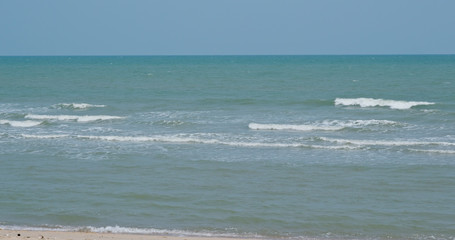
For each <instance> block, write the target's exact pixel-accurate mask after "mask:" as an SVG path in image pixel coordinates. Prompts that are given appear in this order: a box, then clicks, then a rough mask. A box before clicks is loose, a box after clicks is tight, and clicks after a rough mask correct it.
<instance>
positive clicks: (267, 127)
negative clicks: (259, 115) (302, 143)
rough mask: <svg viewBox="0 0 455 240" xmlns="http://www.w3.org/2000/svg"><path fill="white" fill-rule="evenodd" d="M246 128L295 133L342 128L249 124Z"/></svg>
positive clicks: (338, 128)
mask: <svg viewBox="0 0 455 240" xmlns="http://www.w3.org/2000/svg"><path fill="white" fill-rule="evenodd" d="M248 127H249V128H250V129H253V130H296V131H314V130H323V131H337V130H341V129H343V128H344V127H340V126H317V125H291V124H260V123H250V124H248Z"/></svg>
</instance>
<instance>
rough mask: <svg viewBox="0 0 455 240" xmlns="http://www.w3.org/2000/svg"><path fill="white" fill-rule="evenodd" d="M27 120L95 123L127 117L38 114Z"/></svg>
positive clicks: (29, 116) (29, 115)
mask: <svg viewBox="0 0 455 240" xmlns="http://www.w3.org/2000/svg"><path fill="white" fill-rule="evenodd" d="M25 118H28V119H35V120H58V121H76V122H93V121H105V120H115V119H124V118H125V117H119V116H109V115H93V116H89V115H86V116H77V115H37V114H28V115H26V116H25Z"/></svg>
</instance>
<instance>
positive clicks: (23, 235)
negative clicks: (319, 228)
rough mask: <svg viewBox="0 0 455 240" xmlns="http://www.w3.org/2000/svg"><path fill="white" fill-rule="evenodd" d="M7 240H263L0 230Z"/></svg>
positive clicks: (4, 239)
mask: <svg viewBox="0 0 455 240" xmlns="http://www.w3.org/2000/svg"><path fill="white" fill-rule="evenodd" d="M7 239H29V240H33V239H50V240H96V239H106V240H163V239H165V240H233V239H242V240H258V239H265V238H241V237H215V236H214V237H204V236H175V235H153V234H134V233H98V232H82V231H81V232H76V231H55V230H7V229H0V240H7Z"/></svg>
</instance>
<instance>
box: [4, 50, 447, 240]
mask: <svg viewBox="0 0 455 240" xmlns="http://www.w3.org/2000/svg"><path fill="white" fill-rule="evenodd" d="M0 186H1V188H0V228H7V229H41V228H44V229H57V230H62V231H65V230H76V231H94V232H132V233H144V234H171V235H196V236H228V237H260V238H271V239H274V238H280V239H281V238H284V239H306V238H316V239H455V56H454V55H438V56H431V55H425V56H418V55H416V56H168V57H166V56H156V57H139V56H138V57H133V56H131V57H120V56H119V57H0Z"/></svg>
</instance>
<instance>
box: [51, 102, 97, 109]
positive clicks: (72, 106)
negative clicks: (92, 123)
mask: <svg viewBox="0 0 455 240" xmlns="http://www.w3.org/2000/svg"><path fill="white" fill-rule="evenodd" d="M56 107H58V108H68V109H78V110H82V109H88V108H102V107H106V105H100V104H88V103H59V104H57V105H56Z"/></svg>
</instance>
